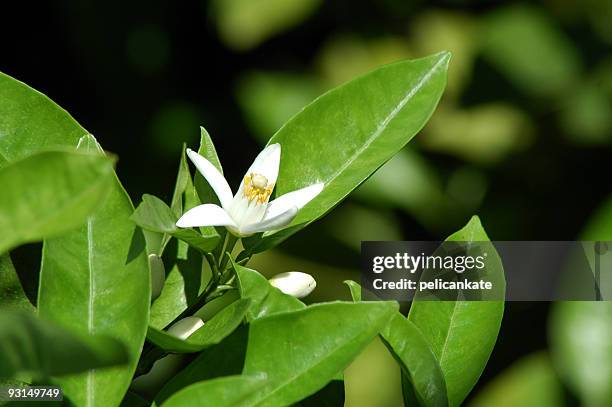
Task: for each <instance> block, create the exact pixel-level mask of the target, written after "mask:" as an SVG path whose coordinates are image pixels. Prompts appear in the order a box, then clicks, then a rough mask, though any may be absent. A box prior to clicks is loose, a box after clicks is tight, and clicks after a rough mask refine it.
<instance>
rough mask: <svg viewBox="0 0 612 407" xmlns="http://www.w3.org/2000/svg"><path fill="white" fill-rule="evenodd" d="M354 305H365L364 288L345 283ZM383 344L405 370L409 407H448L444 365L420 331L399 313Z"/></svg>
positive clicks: (351, 282) (406, 398) (383, 335)
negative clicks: (413, 406)
mask: <svg viewBox="0 0 612 407" xmlns="http://www.w3.org/2000/svg"><path fill="white" fill-rule="evenodd" d="M344 284H346V285H347V286H348V287H349V290H350V291H351V297H352V298H353V301H361V290H362V289H361V286H360V285H359V284H358V283H356V282H355V281H352V280H346V281H344ZM381 338H382V340H383V343H384V344H385V346H386V347H387V349H389V351H390V352H391V354H392V355H393V357H394V358H395V360H396V361H397V362H398V363H399V365H400V367H401V368H402V388H403V393H404V403H405V404H406V405H407V406H412V405H422V406H448V400H447V397H446V384H445V382H444V375H443V373H442V369H441V368H440V364H439V363H438V361H437V360H436V357H435V355H434V354H433V352H432V351H431V348H430V347H429V344H428V343H427V340H426V339H425V337H424V336H423V334H422V333H421V331H419V329H418V328H417V327H416V326H415V325H414V324H413V323H412V322H410V321H409V320H407V319H406V318H405V317H404V316H403V315H402V314H400V313H399V312H398V313H396V314H395V315H394V316H393V318H392V319H391V320H390V321H389V324H388V325H387V326H386V327H385V328H384V330H383V331H382V332H381Z"/></svg>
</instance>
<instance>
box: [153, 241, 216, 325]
mask: <svg viewBox="0 0 612 407" xmlns="http://www.w3.org/2000/svg"><path fill="white" fill-rule="evenodd" d="M185 257H186V258H185V259H178V258H176V259H174V264H172V263H171V264H169V265H168V267H169V268H170V272H169V273H168V275H167V276H166V281H165V283H164V287H163V288H162V292H161V294H160V296H159V297H158V298H157V299H156V300H155V301H154V302H153V304H152V305H151V320H150V322H149V325H150V326H151V327H153V328H156V329H163V328H165V327H166V326H167V325H168V324H169V323H170V322H172V321H174V319H175V318H176V317H178V316H179V315H180V314H181V313H182V312H183V311H185V310H186V309H187V307H188V306H189V305H191V304H193V303H194V302H195V301H196V300H197V298H198V295H199V294H200V293H201V292H202V291H203V290H204V286H205V284H206V281H203V279H202V256H200V255H199V252H197V251H196V250H194V249H191V250H188V251H187V256H185Z"/></svg>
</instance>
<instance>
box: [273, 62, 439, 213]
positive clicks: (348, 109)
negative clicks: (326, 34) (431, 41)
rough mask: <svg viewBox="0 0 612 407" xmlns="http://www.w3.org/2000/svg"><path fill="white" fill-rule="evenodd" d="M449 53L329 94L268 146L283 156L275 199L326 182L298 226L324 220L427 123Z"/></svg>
mask: <svg viewBox="0 0 612 407" xmlns="http://www.w3.org/2000/svg"><path fill="white" fill-rule="evenodd" d="M449 59H450V54H449V53H447V52H443V53H440V54H436V55H432V56H429V57H426V58H422V59H416V60H412V61H403V62H398V63H395V64H391V65H387V66H384V67H382V68H379V69H377V70H375V71H373V72H370V73H369V74H367V75H364V76H362V77H360V78H357V79H355V80H353V81H350V82H348V83H347V84H345V85H343V86H340V87H338V88H335V89H333V90H331V91H330V92H327V93H325V94H324V95H323V96H321V97H319V98H318V99H316V100H315V101H314V102H312V103H311V104H310V105H308V106H306V108H304V109H303V110H302V111H301V112H299V113H298V114H297V115H295V116H294V117H293V118H292V119H291V120H289V121H288V122H287V123H286V124H285V125H284V126H283V127H282V128H281V129H280V130H279V131H278V132H277V133H276V134H275V135H274V136H273V137H272V138H271V139H270V141H269V143H280V144H281V146H282V156H281V163H280V173H279V178H278V182H277V185H276V196H281V195H283V194H286V193H287V192H291V191H294V190H297V189H299V188H303V187H306V186H308V185H311V184H313V183H316V182H324V183H325V189H324V190H323V192H321V194H319V196H317V197H316V198H315V199H314V200H313V201H311V202H310V203H309V204H308V205H306V206H305V207H304V208H303V209H301V210H300V212H298V215H297V217H296V218H295V220H294V221H293V223H292V225H301V224H304V225H306V224H308V223H310V222H313V221H314V220H316V219H317V218H320V217H321V216H323V215H324V214H325V213H326V212H327V211H329V210H330V209H331V208H333V207H334V206H335V205H337V204H338V203H339V202H340V201H341V200H342V199H344V198H345V197H346V196H347V195H348V194H349V193H350V192H351V191H352V190H353V189H355V188H356V187H357V186H359V184H361V183H362V182H363V181H365V180H366V179H367V178H368V177H369V176H370V175H371V174H372V173H373V172H374V171H376V169H377V168H379V167H380V166H381V165H383V164H384V163H385V162H386V161H388V160H389V159H390V158H391V157H392V156H393V155H394V154H395V153H397V152H398V151H399V150H400V149H401V148H402V147H403V146H404V145H405V144H406V143H407V142H408V141H410V140H411V139H412V137H414V135H415V134H416V133H417V132H418V131H419V130H420V129H421V128H422V127H423V126H424V125H425V123H426V122H427V120H428V119H429V117H430V116H431V114H432V113H433V111H434V109H435V107H436V105H437V103H438V100H439V99H440V96H441V95H442V91H443V90H444V87H445V85H446V70H447V66H448V61H449Z"/></svg>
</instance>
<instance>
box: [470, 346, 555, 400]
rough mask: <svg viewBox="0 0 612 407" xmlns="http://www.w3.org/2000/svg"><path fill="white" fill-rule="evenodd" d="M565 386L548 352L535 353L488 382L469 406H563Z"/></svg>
mask: <svg viewBox="0 0 612 407" xmlns="http://www.w3.org/2000/svg"><path fill="white" fill-rule="evenodd" d="M563 405H565V403H564V397H563V389H562V388H561V384H560V383H559V380H558V379H557V374H556V373H555V370H554V369H553V366H552V364H551V363H550V359H549V357H548V355H546V354H545V353H543V352H542V353H536V354H533V355H529V356H526V357H524V358H522V359H519V360H518V361H517V362H515V363H513V364H512V366H510V367H509V368H508V369H506V370H505V371H503V372H502V373H501V374H500V375H498V376H497V377H495V378H494V379H493V380H492V381H491V382H489V383H487V385H486V386H485V388H484V389H483V390H481V391H480V392H479V393H478V394H477V395H476V397H474V399H473V400H472V401H471V402H470V403H469V404H468V406H469V407H490V406H496V407H515V406H521V407H556V406H563Z"/></svg>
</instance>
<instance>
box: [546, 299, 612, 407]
mask: <svg viewBox="0 0 612 407" xmlns="http://www.w3.org/2000/svg"><path fill="white" fill-rule="evenodd" d="M610 321H612V302H609V301H597V302H595V301H593V302H587V301H568V302H559V303H556V304H555V305H554V308H553V310H552V314H551V319H550V327H549V337H550V339H549V340H550V347H551V353H552V359H553V363H554V365H555V367H556V368H557V371H558V372H559V375H560V376H561V378H562V379H563V380H564V382H565V383H566V384H567V385H568V386H569V387H570V388H571V389H572V390H573V391H574V392H575V393H576V394H577V395H578V396H580V399H581V400H582V405H584V406H593V407H595V406H605V405H608V404H609V402H610V400H612V342H610V338H611V337H612V325H611V324H610Z"/></svg>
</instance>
